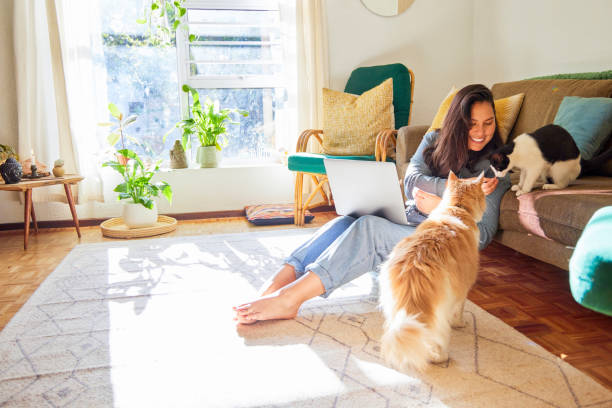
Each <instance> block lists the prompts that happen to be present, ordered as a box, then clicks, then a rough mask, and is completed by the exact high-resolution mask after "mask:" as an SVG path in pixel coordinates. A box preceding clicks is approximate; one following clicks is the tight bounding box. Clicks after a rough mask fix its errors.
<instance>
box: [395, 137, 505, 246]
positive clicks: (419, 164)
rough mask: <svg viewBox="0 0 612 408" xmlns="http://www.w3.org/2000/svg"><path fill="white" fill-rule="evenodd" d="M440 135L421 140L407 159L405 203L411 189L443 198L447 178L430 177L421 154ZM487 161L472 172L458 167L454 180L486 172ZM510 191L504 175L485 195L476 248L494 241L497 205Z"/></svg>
mask: <svg viewBox="0 0 612 408" xmlns="http://www.w3.org/2000/svg"><path fill="white" fill-rule="evenodd" d="M438 136H439V132H438V131H432V132H429V133H427V134H425V136H423V140H421V144H420V145H419V147H418V149H417V151H416V152H415V153H414V155H413V156H412V159H410V164H409V165H408V169H407V170H406V175H405V177H404V191H405V193H406V197H407V198H408V200H409V201H410V200H412V201H413V200H414V197H413V196H412V189H413V188H414V187H416V188H418V189H420V190H422V191H425V192H427V193H430V194H435V195H437V196H438V197H442V194H444V189H445V188H446V179H445V178H442V177H436V176H433V175H432V171H431V169H430V168H429V167H428V166H427V164H425V158H424V156H423V152H424V151H425V149H426V148H427V147H429V146H432V145H433V144H434V142H435V141H436V140H437V138H438ZM490 164H491V163H490V162H489V160H488V159H485V158H483V159H480V160H479V161H478V162H477V163H476V164H475V165H474V169H473V170H471V171H470V170H469V169H467V168H466V167H463V168H461V170H460V171H459V174H457V177H459V178H470V177H477V176H478V175H479V174H480V173H481V172H482V171H485V172H486V171H487V170H488V169H489V166H490ZM509 188H510V176H509V175H508V174H507V175H506V176H505V177H504V178H500V179H499V183H498V184H497V187H496V188H495V191H493V192H492V193H491V194H489V195H488V196H486V200H487V208H486V210H485V213H484V215H483V216H482V220H481V221H480V222H479V223H478V228H479V229H480V242H479V245H478V248H479V249H480V250H482V249H484V248H486V247H487V245H489V243H490V242H491V241H492V240H493V236H494V235H495V233H496V232H497V224H498V221H499V205H500V203H501V199H502V197H503V195H504V193H505V192H506V191H507V190H508V189H509Z"/></svg>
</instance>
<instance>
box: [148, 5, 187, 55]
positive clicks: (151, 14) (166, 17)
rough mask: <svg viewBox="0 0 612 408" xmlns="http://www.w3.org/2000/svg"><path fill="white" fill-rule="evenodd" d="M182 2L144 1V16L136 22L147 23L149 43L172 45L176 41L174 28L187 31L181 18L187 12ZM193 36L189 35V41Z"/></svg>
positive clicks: (185, 24)
mask: <svg viewBox="0 0 612 408" xmlns="http://www.w3.org/2000/svg"><path fill="white" fill-rule="evenodd" d="M184 3H185V0H147V1H145V7H144V16H143V17H141V18H139V19H138V20H136V22H137V23H139V24H146V25H147V38H148V42H149V43H150V44H152V45H159V46H168V45H173V44H174V43H175V41H176V30H178V29H179V28H180V29H183V30H185V31H186V32H188V29H189V26H188V25H187V23H185V22H184V19H183V17H184V16H185V14H187V8H185V7H184ZM195 38H196V36H195V35H194V34H190V35H189V41H190V42H191V41H194V40H195Z"/></svg>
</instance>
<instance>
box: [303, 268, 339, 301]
mask: <svg viewBox="0 0 612 408" xmlns="http://www.w3.org/2000/svg"><path fill="white" fill-rule="evenodd" d="M306 270H307V271H310V272H312V273H314V274H315V275H317V276H318V277H319V279H320V280H321V283H322V284H323V287H324V288H325V293H323V294H322V295H320V296H321V297H324V298H326V297H328V296H329V295H331V293H332V292H333V291H334V290H335V289H336V288H335V286H334V283H333V280H332V277H331V274H330V273H329V272H328V271H327V269H325V268H323V267H322V266H320V265H319V264H316V263H311V264H308V265H307V266H306Z"/></svg>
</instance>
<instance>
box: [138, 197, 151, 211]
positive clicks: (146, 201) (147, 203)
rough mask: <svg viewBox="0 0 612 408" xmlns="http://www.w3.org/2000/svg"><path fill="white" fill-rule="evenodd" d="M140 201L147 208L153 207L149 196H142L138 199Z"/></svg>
mask: <svg viewBox="0 0 612 408" xmlns="http://www.w3.org/2000/svg"><path fill="white" fill-rule="evenodd" d="M140 203H141V204H142V205H144V206H145V207H146V208H148V209H149V210H152V209H153V200H151V199H150V198H148V197H147V198H142V199H141V200H140Z"/></svg>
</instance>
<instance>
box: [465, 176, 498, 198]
mask: <svg viewBox="0 0 612 408" xmlns="http://www.w3.org/2000/svg"><path fill="white" fill-rule="evenodd" d="M477 179H478V177H470V178H466V179H463V180H471V181H476V180H477ZM497 184H499V179H498V178H497V177H491V178H489V177H483V178H482V191H483V192H484V193H485V195H489V194H491V193H492V192H494V191H495V189H496V188H497Z"/></svg>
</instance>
